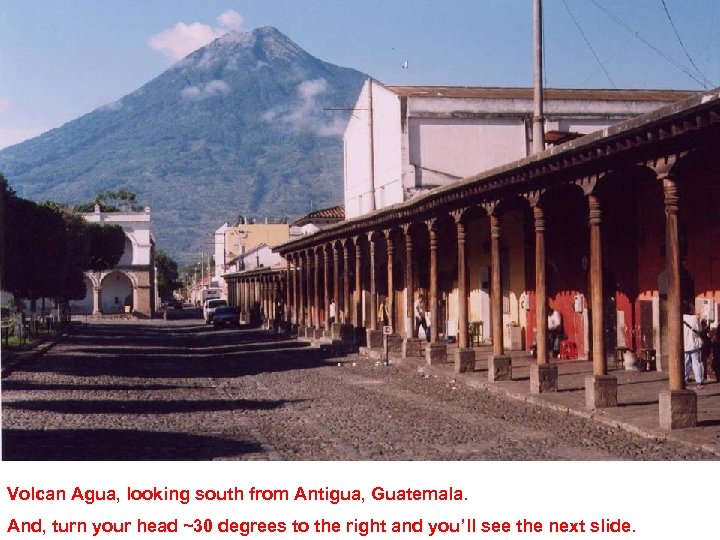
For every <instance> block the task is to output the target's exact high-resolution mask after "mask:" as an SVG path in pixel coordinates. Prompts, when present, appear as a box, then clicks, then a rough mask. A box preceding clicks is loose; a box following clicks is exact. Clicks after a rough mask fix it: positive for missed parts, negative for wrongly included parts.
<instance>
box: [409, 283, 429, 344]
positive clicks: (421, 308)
mask: <svg viewBox="0 0 720 540" xmlns="http://www.w3.org/2000/svg"><path fill="white" fill-rule="evenodd" d="M413 313H414V314H415V335H417V336H419V335H420V334H418V331H419V329H420V327H422V329H423V334H424V335H425V339H426V340H427V341H430V333H429V332H428V325H427V320H426V319H425V298H424V297H423V294H422V292H421V291H417V292H416V293H415V302H414V303H413Z"/></svg>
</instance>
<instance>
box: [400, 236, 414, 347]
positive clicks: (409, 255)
mask: <svg viewBox="0 0 720 540" xmlns="http://www.w3.org/2000/svg"><path fill="white" fill-rule="evenodd" d="M402 229H403V233H404V234H405V290H406V291H407V292H406V298H405V304H406V311H407V315H406V316H407V317H409V318H410V328H409V330H408V332H407V335H408V337H411V338H413V337H416V336H415V313H414V309H415V308H414V303H415V282H414V276H413V264H412V263H413V241H412V234H410V224H409V223H406V224H404V225H403V226H402Z"/></svg>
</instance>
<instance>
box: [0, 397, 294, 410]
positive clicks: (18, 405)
mask: <svg viewBox="0 0 720 540" xmlns="http://www.w3.org/2000/svg"><path fill="white" fill-rule="evenodd" d="M285 403H286V401H282V400H281V401H266V400H251V399H237V400H223V399H209V400H202V399H201V400H183V401H174V400H134V401H128V400H122V401H121V400H114V399H108V400H86V399H59V400H45V399H37V400H33V401H10V402H8V403H5V404H4V405H3V406H4V407H6V408H8V409H23V410H26V411H50V412H56V413H62V414H173V413H198V412H211V411H239V410H249V411H253V410H271V409H277V408H279V407H282V406H283V405H284V404H285Z"/></svg>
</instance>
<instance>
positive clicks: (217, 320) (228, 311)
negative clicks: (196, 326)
mask: <svg viewBox="0 0 720 540" xmlns="http://www.w3.org/2000/svg"><path fill="white" fill-rule="evenodd" d="M212 321H213V328H221V327H225V326H227V327H232V326H237V327H239V326H240V317H239V315H238V310H237V308H236V307H233V306H220V307H217V308H215V313H213V315H212Z"/></svg>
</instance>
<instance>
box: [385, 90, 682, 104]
mask: <svg viewBox="0 0 720 540" xmlns="http://www.w3.org/2000/svg"><path fill="white" fill-rule="evenodd" d="M386 88H387V89H388V90H390V91H391V92H393V93H395V94H397V95H399V96H406V97H418V98H422V97H441V98H476V99H532V98H533V89H532V88H495V87H484V86H386ZM695 93H696V92H693V91H685V90H609V89H608V90H605V89H578V88H545V89H544V90H543V99H545V100H557V99H583V100H600V101H619V100H631V101H633V100H634V101H668V102H671V101H679V100H681V99H685V98H687V97H689V96H691V95H693V94H695Z"/></svg>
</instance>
